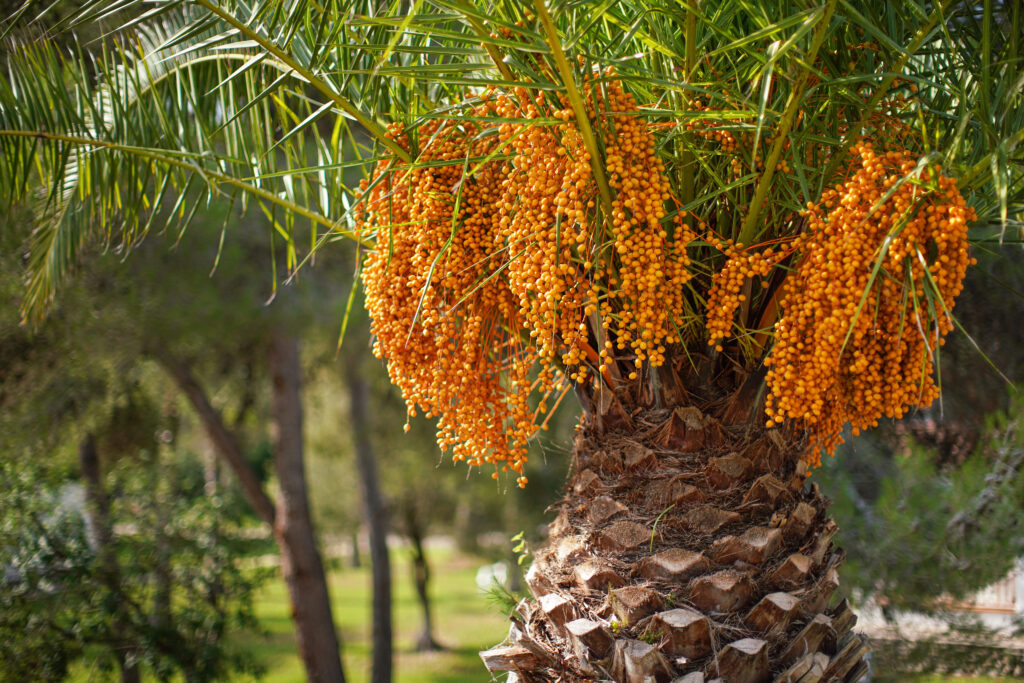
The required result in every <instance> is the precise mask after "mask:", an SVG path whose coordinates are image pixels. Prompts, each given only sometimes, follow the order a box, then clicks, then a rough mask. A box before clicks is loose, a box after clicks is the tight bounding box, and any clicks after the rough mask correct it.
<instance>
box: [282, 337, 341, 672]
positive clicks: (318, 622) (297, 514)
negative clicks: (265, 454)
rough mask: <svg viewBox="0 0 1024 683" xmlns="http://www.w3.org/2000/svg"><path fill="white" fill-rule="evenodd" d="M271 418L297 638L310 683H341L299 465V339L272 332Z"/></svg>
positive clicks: (324, 580) (335, 640)
mask: <svg viewBox="0 0 1024 683" xmlns="http://www.w3.org/2000/svg"><path fill="white" fill-rule="evenodd" d="M269 365H270V375H271V382H272V410H273V418H274V466H275V468H276V470H277V479H278V484H279V486H280V489H281V493H280V496H279V497H278V504H277V514H276V519H275V522H274V536H275V537H276V538H277V541H278V544H279V545H280V546H281V548H282V550H283V551H284V552H282V556H281V560H282V570H283V572H284V578H285V582H286V583H287V585H288V593H289V595H290V597H291V603H292V611H293V617H294V619H295V638H296V640H297V642H298V646H299V655H300V657H301V658H302V661H303V664H304V665H305V667H306V675H307V676H308V678H309V680H310V681H316V682H319V681H324V682H331V683H333V682H336V681H344V679H345V676H344V673H343V672H342V666H341V657H340V650H339V647H338V636H337V632H336V631H335V627H334V619H333V618H332V615H331V602H330V598H329V595H328V591H327V577H326V576H325V574H324V567H323V563H322V562H321V559H320V552H319V551H318V550H317V545H316V536H315V534H314V532H313V520H312V518H311V516H310V512H309V498H308V492H307V487H306V471H305V464H304V462H303V430H302V392H301V386H302V383H301V376H300V372H301V369H300V365H299V343H298V340H297V339H296V338H295V337H293V336H290V335H288V334H286V333H285V332H284V331H282V330H275V331H274V333H273V334H272V338H271V344H270V352H269Z"/></svg>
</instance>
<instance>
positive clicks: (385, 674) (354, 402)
mask: <svg viewBox="0 0 1024 683" xmlns="http://www.w3.org/2000/svg"><path fill="white" fill-rule="evenodd" d="M362 362H363V359H362V358H360V357H359V356H358V354H349V355H348V356H347V360H346V365H345V381H346V382H347V384H348V391H349V413H350V415H351V417H352V435H353V441H354V444H353V445H354V446H355V452H356V468H357V469H358V470H359V479H360V481H361V483H362V488H363V509H364V512H365V514H366V524H367V526H368V527H369V529H370V571H371V573H372V574H373V666H372V672H371V675H370V680H371V682H372V683H390V682H391V670H392V662H393V654H392V652H393V645H392V629H391V560H390V558H389V557H388V541H387V536H388V519H387V508H386V507H385V505H384V497H383V496H382V495H381V491H380V483H379V482H378V480H377V463H376V460H375V459H374V457H373V445H372V444H371V443H370V434H369V424H368V419H369V418H368V415H367V412H366V407H367V403H368V401H369V400H370V399H369V393H370V392H369V391H368V388H367V386H366V378H365V377H363V373H362V368H361V367H360V364H361V363H362Z"/></svg>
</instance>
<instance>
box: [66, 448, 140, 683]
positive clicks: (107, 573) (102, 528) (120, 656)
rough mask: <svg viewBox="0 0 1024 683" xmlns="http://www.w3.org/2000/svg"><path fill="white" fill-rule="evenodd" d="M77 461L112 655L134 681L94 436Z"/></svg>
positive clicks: (125, 679)
mask: <svg viewBox="0 0 1024 683" xmlns="http://www.w3.org/2000/svg"><path fill="white" fill-rule="evenodd" d="M78 464H79V466H80V467H81V469H82V479H84V480H85V499H86V510H87V514H88V515H89V524H90V526H91V527H92V532H93V535H94V537H95V538H96V550H97V555H98V556H99V561H100V572H101V574H102V581H103V583H104V584H105V585H106V587H107V590H108V591H109V596H108V599H109V600H110V601H111V603H113V604H112V605H111V606H110V609H111V611H112V613H113V614H112V622H113V626H112V629H113V634H112V635H113V637H114V640H115V641H116V645H115V648H116V652H115V655H116V657H117V661H118V665H119V666H120V669H121V681H122V683H138V681H139V667H138V664H137V663H136V662H135V661H134V652H135V645H134V644H133V643H132V641H131V638H129V636H128V633H127V626H126V624H125V617H124V614H123V610H122V601H121V599H120V593H121V567H120V564H119V563H118V561H117V548H116V546H115V544H114V528H113V524H112V522H111V520H110V499H109V498H108V497H107V492H106V489H105V487H104V486H103V473H102V471H101V470H100V459H99V455H98V454H97V453H96V438H95V437H94V436H93V435H92V434H88V435H86V437H85V439H83V440H82V443H81V445H80V446H79V449H78Z"/></svg>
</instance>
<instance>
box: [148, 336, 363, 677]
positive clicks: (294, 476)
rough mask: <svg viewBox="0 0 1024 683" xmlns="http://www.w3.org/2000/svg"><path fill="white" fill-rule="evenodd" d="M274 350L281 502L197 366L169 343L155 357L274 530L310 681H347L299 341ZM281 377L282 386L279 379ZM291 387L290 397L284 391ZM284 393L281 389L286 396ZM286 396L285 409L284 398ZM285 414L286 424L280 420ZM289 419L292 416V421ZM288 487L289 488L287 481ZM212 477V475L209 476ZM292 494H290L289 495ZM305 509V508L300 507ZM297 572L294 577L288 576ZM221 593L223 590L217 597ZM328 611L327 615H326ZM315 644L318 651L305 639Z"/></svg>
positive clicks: (278, 342) (270, 359)
mask: <svg viewBox="0 0 1024 683" xmlns="http://www.w3.org/2000/svg"><path fill="white" fill-rule="evenodd" d="M272 347H273V348H272V349H271V351H270V353H269V357H268V362H269V363H270V365H271V375H272V377H273V380H274V382H273V394H274V416H275V424H276V427H277V431H278V434H277V437H278V441H279V444H278V445H280V442H281V441H282V439H281V437H282V436H284V437H285V438H286V441H285V443H286V445H287V447H288V449H287V452H283V451H282V449H281V448H280V447H278V448H275V453H274V466H275V468H276V469H277V476H278V480H279V481H280V482H281V495H282V501H281V503H280V504H279V505H278V506H277V507H276V508H275V505H274V502H273V501H272V500H271V499H270V496H268V495H267V494H266V492H265V491H264V490H263V487H262V485H261V484H260V481H259V478H258V477H257V476H256V473H255V472H254V471H253V470H252V468H251V467H250V466H249V463H248V461H247V460H246V459H245V454H244V453H243V451H242V446H241V444H239V442H238V439H237V438H236V437H235V435H234V434H233V433H232V432H231V430H230V429H228V427H227V426H226V425H225V424H224V419H223V417H222V416H221V414H220V412H219V411H218V410H217V409H216V408H214V407H213V404H212V403H211V402H210V399H209V397H208V396H207V395H206V392H205V391H204V390H203V388H202V387H201V386H200V384H199V381H198V380H197V379H196V377H195V376H194V375H193V374H192V370H191V368H189V367H188V365H186V364H185V363H183V362H182V361H180V360H178V359H177V358H175V357H174V356H173V355H171V354H170V353H169V352H168V351H167V350H166V349H158V352H157V354H156V360H157V361H158V362H159V363H160V364H161V365H162V366H163V367H164V369H165V370H166V371H167V373H168V374H169V375H170V376H171V377H172V378H173V379H174V381H175V383H176V384H177V385H178V387H179V389H181V391H182V393H184V394H185V396H186V397H187V398H188V400H189V402H190V403H191V404H192V407H193V409H194V410H195V411H196V414H197V415H198V416H199V419H200V420H201V421H202V423H203V427H204V429H205V430H206V435H207V437H208V438H209V440H210V443H211V444H212V445H213V447H214V449H215V452H216V454H217V456H218V457H219V458H221V459H223V460H224V461H225V462H226V463H227V464H228V466H229V467H230V468H231V471H232V472H233V473H234V474H235V477H236V479H237V480H238V482H239V484H240V485H241V488H242V492H243V494H244V495H245V498H246V500H247V501H248V503H249V504H250V505H251V506H252V508H253V511H254V512H255V513H256V515H257V516H258V517H259V518H260V519H262V520H263V521H264V522H266V523H267V524H269V525H270V526H271V528H272V529H273V530H274V540H275V541H277V546H278V549H279V550H280V553H281V563H282V567H283V569H284V573H285V579H286V581H287V582H288V597H289V599H290V601H291V606H292V621H293V622H294V623H295V634H296V636H295V637H296V641H297V642H298V647H299V652H300V655H301V657H302V661H303V665H304V666H305V668H306V677H307V678H308V679H309V680H310V681H331V682H332V683H333V682H334V681H344V680H345V676H344V672H343V670H342V665H341V649H340V646H339V643H338V636H337V632H336V631H335V628H334V622H333V620H332V619H331V616H330V603H329V602H328V600H327V584H326V580H325V577H324V571H323V565H322V564H321V561H320V554H319V552H318V551H317V549H316V542H315V537H314V535H313V529H312V524H311V522H310V518H309V503H308V500H307V497H306V478H305V466H304V464H303V460H302V457H303V447H302V405H301V399H302V397H301V388H300V387H301V382H300V379H299V368H298V342H296V341H295V340H294V339H290V340H286V339H281V340H275V342H274V343H273V344H272ZM279 380H280V384H279ZM287 392H290V393H288V394H287V395H285V394H286V393H287ZM279 394H280V395H279ZM279 400H280V403H281V405H280V408H281V410H280V413H279V412H278V407H279V406H278V401H279ZM278 417H280V418H281V419H282V420H285V422H279V421H278V419H277V418H278ZM288 420H290V422H288ZM286 480H287V481H288V483H289V488H288V489H287V490H286V487H285V481H286ZM208 483H209V481H208ZM286 495H287V496H289V500H288V501H285V500H284V498H285V497H286ZM300 508H301V511H302V512H300V510H299V509H300ZM282 514H294V515H296V517H295V518H294V519H292V520H289V521H291V524H288V523H287V522H286V523H285V526H287V530H288V533H282V531H283V529H282V524H279V523H278V517H279V516H280V515H282ZM303 515H304V517H305V520H306V522H307V526H306V531H305V532H303V531H302V529H301V527H302V524H301V520H302V517H303ZM289 575H291V576H292V577H293V578H294V579H295V580H294V581H292V580H291V579H289V578H288V577H289ZM215 597H216V596H215ZM325 613H326V616H325ZM307 644H309V645H310V646H311V649H308V648H307V647H306V645H307Z"/></svg>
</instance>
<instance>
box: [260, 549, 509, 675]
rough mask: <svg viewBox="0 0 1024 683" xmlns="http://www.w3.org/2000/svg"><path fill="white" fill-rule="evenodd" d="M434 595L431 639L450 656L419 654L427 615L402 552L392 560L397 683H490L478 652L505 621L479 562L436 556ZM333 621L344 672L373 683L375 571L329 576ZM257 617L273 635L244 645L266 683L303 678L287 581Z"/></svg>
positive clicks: (276, 583)
mask: <svg viewBox="0 0 1024 683" xmlns="http://www.w3.org/2000/svg"><path fill="white" fill-rule="evenodd" d="M431 561H432V567H431V568H432V571H433V576H432V582H431V594H432V597H433V598H434V623H435V631H434V637H435V638H436V639H437V640H438V642H440V643H441V644H442V645H444V646H445V648H446V649H445V651H443V652H434V653H423V654H420V653H416V652H414V651H413V645H414V643H415V638H416V636H418V635H419V631H420V628H421V625H422V616H421V612H420V607H419V604H418V603H417V600H416V596H415V592H414V590H413V585H412V578H411V573H410V568H409V562H408V559H407V557H406V556H405V554H404V553H401V552H399V553H394V554H393V555H392V568H391V570H392V581H393V585H394V595H393V600H394V612H393V615H394V616H393V619H394V628H395V681H396V683H420V682H423V683H427V682H431V683H461V682H463V681H467V682H468V681H482V680H487V678H488V676H487V671H486V670H485V669H484V668H483V663H482V662H481V661H480V657H479V656H478V655H477V652H478V651H479V650H484V649H487V648H488V647H490V646H492V645H494V644H496V643H498V642H500V641H501V640H502V639H503V638H504V637H505V635H506V634H507V633H508V621H507V620H505V619H504V618H503V617H502V616H501V615H500V614H499V612H498V608H497V607H495V605H493V604H492V603H491V602H490V601H489V600H488V598H487V597H486V596H485V595H482V594H481V593H480V591H479V589H478V588H477V585H476V580H475V578H476V570H477V567H479V566H480V565H481V564H483V561H482V560H479V559H476V558H470V557H466V556H462V555H452V554H450V553H433V554H432V556H431ZM329 581H330V589H331V604H332V606H333V608H334V619H335V622H336V623H337V624H338V625H339V627H340V629H341V637H342V640H343V650H344V655H343V656H344V661H345V675H346V677H347V680H349V681H351V682H353V683H360V682H361V681H367V680H369V672H370V574H369V571H368V570H367V569H347V568H346V569H344V570H341V571H334V572H331V574H330V578H329ZM256 616H257V618H258V619H259V620H260V624H261V626H262V627H263V629H265V630H266V631H267V632H268V634H267V635H266V636H259V635H251V634H247V635H245V636H243V637H240V642H241V643H242V645H243V646H244V647H245V648H246V649H247V650H248V651H250V652H251V653H252V656H253V657H254V658H257V660H258V661H260V662H262V663H263V665H264V666H265V667H266V677H265V678H264V679H263V680H265V681H268V682H272V683H301V682H302V681H305V677H304V675H303V672H302V665H301V663H300V661H299V658H298V655H297V654H296V652H295V638H294V635H293V630H292V623H291V619H290V617H289V607H288V596H287V594H286V592H285V587H284V582H283V581H280V580H272V581H270V582H268V583H267V585H266V586H265V588H264V590H263V591H262V592H261V593H260V595H259V597H258V598H257V603H256Z"/></svg>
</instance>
